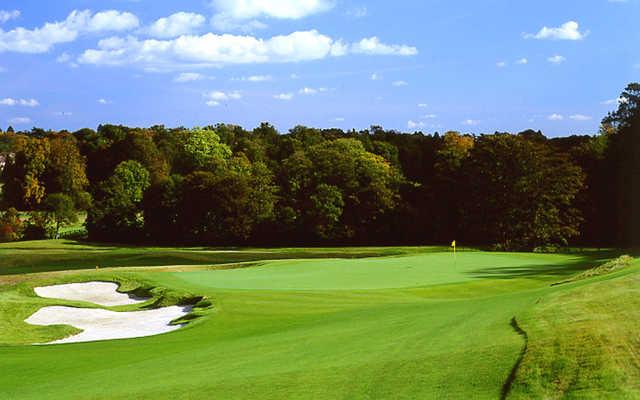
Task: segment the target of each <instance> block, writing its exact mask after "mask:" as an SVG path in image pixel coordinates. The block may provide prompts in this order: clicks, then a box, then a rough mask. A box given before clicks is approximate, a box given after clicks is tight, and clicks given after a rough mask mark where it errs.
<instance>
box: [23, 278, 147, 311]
mask: <svg viewBox="0 0 640 400" xmlns="http://www.w3.org/2000/svg"><path fill="white" fill-rule="evenodd" d="M117 289H118V285H117V284H115V283H112V282H85V283H69V284H66V285H55V286H44V287H37V288H35V289H34V290H35V292H36V294H37V295H38V296H40V297H45V298H48V299H62V300H77V301H86V302H89V303H94V304H99V305H101V306H107V307H110V306H123V305H127V304H136V303H144V302H145V301H147V299H141V298H136V297H133V296H130V295H128V294H125V293H118V292H117Z"/></svg>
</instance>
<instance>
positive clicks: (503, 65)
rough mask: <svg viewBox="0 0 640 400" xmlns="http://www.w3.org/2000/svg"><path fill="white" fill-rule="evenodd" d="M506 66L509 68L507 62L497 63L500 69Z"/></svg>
mask: <svg viewBox="0 0 640 400" xmlns="http://www.w3.org/2000/svg"><path fill="white" fill-rule="evenodd" d="M506 66H507V63H506V62H505V61H498V62H497V63H496V67H498V68H504V67H506Z"/></svg>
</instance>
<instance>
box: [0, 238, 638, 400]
mask: <svg viewBox="0 0 640 400" xmlns="http://www.w3.org/2000/svg"><path fill="white" fill-rule="evenodd" d="M44 243H46V244H47V245H48V246H49V247H56V246H59V243H57V242H44ZM48 251H51V249H49V250H48ZM110 251H114V252H118V251H121V250H106V251H105V252H104V256H105V257H106V259H108V257H109V254H110ZM130 251H132V252H133V250H130ZM162 251H165V252H166V251H167V250H166V249H165V250H162ZM183 251H184V252H185V253H187V254H188V253H189V251H188V250H187V249H184V250H183ZM195 251H196V252H197V251H200V250H195ZM144 252H145V254H146V255H147V256H148V253H149V252H151V253H152V252H153V251H151V250H144ZM273 252H276V251H275V250H273ZM277 252H279V254H280V255H286V254H289V255H291V254H300V253H301V252H304V250H302V249H283V250H279V251H277ZM342 252H343V254H345V255H347V254H348V253H349V252H350V251H349V249H342ZM367 252H369V253H371V254H373V253H376V252H378V254H380V256H379V257H365V258H357V259H353V258H342V257H336V254H339V252H338V249H332V250H329V249H327V251H326V254H327V256H328V257H329V258H327V259H290V260H273V261H270V260H254V261H252V262H248V263H246V264H245V265H238V264H232V268H228V269H217V268H218V267H217V266H215V265H211V264H204V265H192V266H184V265H181V266H177V267H172V266H170V265H165V266H164V267H163V268H158V267H157V266H156V267H152V268H141V267H137V268H126V266H123V267H124V268H107V269H101V270H99V271H96V270H86V271H83V270H79V271H75V272H48V273H41V274H37V275H30V276H29V278H28V279H26V276H25V275H5V276H4V277H3V278H0V279H1V280H0V282H2V283H1V284H0V328H2V329H0V343H1V344H0V369H1V370H2V371H3V373H2V374H1V375H0V398H8V399H9V398H10V399H41V398H42V393H45V392H46V393H47V398H50V399H107V398H108V399H118V398H122V399H125V398H126V399H129V398H136V399H176V398H179V399H196V398H224V399H249V398H260V399H282V398H299V399H306V398H316V399H352V398H358V399H367V398H370V399H380V398H382V399H417V398H420V399H424V398H433V399H437V398H479V399H485V398H486V399H494V398H500V397H501V396H502V395H503V394H504V391H505V390H508V392H509V393H508V395H509V396H513V397H516V398H517V397H518V396H520V397H521V398H527V397H528V396H529V395H530V394H531V393H535V394H536V395H538V396H543V397H544V396H545V395H546V396H548V397H554V396H555V395H556V394H558V393H568V394H570V393H573V392H572V391H573V390H578V389H579V390H580V391H581V392H580V393H583V394H584V393H586V394H588V395H589V396H590V397H593V398H598V397H599V396H600V395H601V394H602V393H606V392H605V390H608V389H611V388H614V387H615V388H616V390H619V391H620V392H619V393H621V394H625V395H627V396H630V397H633V395H638V393H639V392H638V387H637V384H635V383H634V382H632V381H630V380H629V379H628V378H627V381H628V382H629V383H628V384H627V385H626V386H625V385H621V384H620V380H619V379H616V368H615V365H616V364H615V363H614V362H609V361H611V360H610V358H608V357H605V356H604V355H607V354H609V353H608V352H607V347H606V344H604V345H602V346H603V347H602V349H599V348H597V347H594V348H592V347H588V348H589V349H590V351H591V353H592V354H589V353H585V352H582V353H581V356H582V357H585V360H587V361H589V360H600V364H599V365H600V366H601V367H602V370H593V371H590V372H589V374H592V375H593V374H601V375H602V376H604V377H605V378H606V379H605V378H603V379H600V380H594V381H589V382H587V383H589V384H588V385H587V386H585V385H584V382H582V383H581V385H582V386H579V387H578V386H575V385H574V384H573V383H571V382H568V383H566V384H563V385H562V387H555V386H554V382H547V381H545V375H544V374H541V373H540V370H539V368H540V367H541V366H542V367H548V366H547V365H545V363H547V364H548V363H551V364H553V360H551V359H549V357H551V356H553V354H551V355H550V354H549V353H548V352H547V351H543V350H544V349H543V348H540V347H536V343H537V341H540V343H545V341H548V340H550V339H549V335H553V334H554V332H561V335H560V336H557V337H556V339H555V340H556V341H558V340H560V341H561V342H560V344H561V345H566V346H567V348H566V349H565V348H562V347H561V348H559V349H558V348H556V350H555V351H561V352H565V353H563V355H564V356H565V357H566V356H567V355H568V354H569V353H570V352H571V351H572V347H571V346H570V345H572V346H575V343H576V342H575V340H578V339H577V338H579V339H580V340H583V341H587V342H584V343H582V344H583V345H585V346H589V345H590V343H589V342H588V340H591V339H594V338H597V335H595V333H596V332H594V336H593V338H590V336H589V332H591V331H590V329H595V327H597V325H593V324H589V320H590V319H593V320H597V319H598V318H600V317H601V316H598V314H594V313H587V314H584V315H583V316H582V317H581V318H582V320H583V322H582V326H581V329H582V330H581V331H580V335H579V336H578V335H577V332H575V331H573V330H572V329H570V328H567V327H566V326H564V325H563V323H564V322H563V320H562V318H566V319H571V318H572V317H573V316H574V315H575V314H574V313H570V314H569V313H558V312H557V311H555V310H553V307H558V306H560V307H561V308H562V309H563V310H564V308H563V306H562V304H564V303H563V302H564V301H565V300H562V299H564V298H572V296H576V294H574V293H577V296H578V297H579V298H580V301H581V302H582V303H580V302H572V303H571V304H572V307H574V308H575V309H574V312H575V313H577V312H579V311H580V310H582V311H583V310H584V308H585V307H591V305H590V303H589V302H588V299H585V298H584V295H582V293H583V292H582V291H584V290H589V292H588V293H589V296H592V297H594V298H597V297H598V296H613V292H611V293H609V291H615V290H617V291H620V292H626V293H628V292H630V291H631V292H634V293H635V294H636V295H637V285H636V284H635V283H637V281H638V279H639V278H638V277H639V276H640V275H639V273H638V267H636V266H635V265H634V266H632V267H630V268H628V269H625V270H623V271H620V272H617V273H614V274H612V275H610V276H607V277H596V278H592V279H588V280H583V281H579V282H576V283H570V284H566V285H559V286H550V284H552V283H554V282H559V281H563V280H566V279H567V278H569V277H570V276H572V275H575V274H576V273H578V272H580V271H582V270H585V269H588V268H591V267H594V266H597V265H599V264H600V263H602V262H603V261H605V260H607V259H608V258H610V257H612V256H613V254H612V253H604V252H596V251H590V252H584V253H575V254H567V255H548V254H525V253H513V254H506V253H485V252H479V251H463V252H460V253H458V255H457V257H456V258H455V259H454V258H453V256H452V254H451V253H449V252H447V251H440V250H438V249H436V248H422V249H420V248H397V249H395V250H394V253H392V254H395V255H385V254H388V253H389V250H388V249H374V248H371V249H368V250H367ZM309 253H310V254H314V256H318V254H315V253H314V252H313V251H309ZM36 254H37V253H36ZM256 254H257V253H256ZM112 255H113V254H112ZM352 255H355V256H357V255H362V251H361V250H360V251H355V250H354V251H353V254H352ZM129 256H130V257H133V255H132V254H130V255H129ZM50 257H51V260H52V265H56V264H57V263H58V261H57V260H56V258H55V256H50ZM58 257H65V255H64V254H63V252H60V254H59V255H58ZM267 258H268V257H267ZM282 258H287V257H282ZM13 263H14V264H13V265H14V267H18V268H19V269H20V268H22V266H20V265H19V263H20V262H19V261H18V260H13ZM71 267H72V268H73V266H71ZM0 269H1V267H0ZM56 269H59V268H56ZM92 280H93V281H95V280H102V281H105V280H106V281H109V280H112V281H117V282H121V283H123V289H127V288H128V289H133V288H135V287H136V285H142V286H144V287H147V288H150V287H155V288H156V289H154V292H153V296H155V297H157V298H161V299H160V302H161V303H162V304H161V305H171V303H172V302H173V303H174V304H175V303H176V302H177V301H178V299H179V298H187V297H189V296H204V297H206V298H207V299H209V300H210V301H211V302H212V303H213V307H208V308H206V307H205V308H202V309H196V310H198V311H197V313H196V314H197V316H198V317H197V318H195V319H193V320H191V322H190V323H189V324H187V325H186V326H185V327H184V328H182V329H180V330H177V331H174V332H170V333H167V334H163V335H159V336H152V337H146V338H137V339H124V340H114V341H102V342H93V343H77V344H62V345H51V346H45V347H42V346H29V345H28V343H34V342H42V341H46V340H55V339H61V338H63V337H65V336H67V335H69V334H72V333H75V332H77V330H74V328H71V327H64V326H60V327H36V326H32V325H27V324H25V323H24V322H23V320H24V319H26V318H27V317H29V316H30V315H31V314H33V313H34V312H35V311H36V310H37V309H38V308H40V307H43V306H51V305H78V306H79V305H80V304H83V305H86V304H87V303H77V302H76V303H74V302H71V303H70V302H69V301H60V300H55V299H45V298H39V297H36V296H35V294H34V293H33V291H32V288H33V287H36V286H40V285H42V284H55V283H69V282H80V281H92ZM592 285H599V286H597V287H598V289H597V290H595V289H594V290H592V289H590V288H591V287H592ZM159 288H164V289H162V290H160V289H159ZM165 289H166V290H165ZM628 296H630V297H628V298H626V299H620V300H619V301H618V304H613V305H612V307H620V308H626V307H628V308H629V309H631V305H632V304H635V303H634V301H635V298H633V297H632V296H631V295H630V294H629V295H628ZM559 302H560V303H559ZM159 305H160V304H159ZM137 307H139V305H135V304H134V305H127V306H121V308H116V310H127V311H132V310H135V309H136V308H137ZM634 309H635V310H637V309H638V308H637V307H634ZM608 312H610V313H611V315H614V312H613V310H608ZM628 312H635V311H630V310H629V311H628ZM550 315H552V316H553V323H554V325H553V326H554V329H553V330H551V331H549V330H547V329H541V328H540V325H539V324H540V321H545V324H548V321H547V319H548V318H550ZM514 318H516V320H517V321H518V324H520V326H521V327H524V328H525V329H527V330H528V331H530V333H529V338H528V341H529V343H528V348H529V349H532V351H531V353H526V354H525V356H524V358H523V360H522V362H521V363H522V365H520V367H519V369H518V371H517V372H521V375H518V374H517V373H516V379H515V380H514V379H513V376H511V375H512V370H513V369H514V366H515V365H516V363H517V362H518V360H519V359H520V357H521V355H522V354H521V353H522V351H523V348H524V346H525V340H524V338H523V336H522V335H521V334H520V333H518V332H517V331H516V330H515V329H514V327H513V326H512V325H511V321H512V319H514ZM637 321H638V319H637V318H636V319H633V318H632V319H630V320H629V319H628V320H626V322H624V324H622V321H617V320H616V319H615V318H613V317H611V318H610V321H609V326H610V329H614V327H617V328H616V332H618V334H619V335H623V334H624V333H625V332H627V330H630V329H635V328H637ZM618 324H620V326H618ZM572 335H573V336H572ZM550 347H551V348H553V346H550ZM574 350H575V348H574ZM603 354H604V355H603ZM617 356H619V357H622V356H623V355H621V354H617ZM603 357H604V358H603ZM585 360H583V361H585ZM615 360H617V361H616V362H620V361H621V360H620V359H619V358H616V359H615ZM553 365H554V368H556V370H557V371H556V373H557V374H558V376H563V375H562V374H563V373H568V372H567V371H565V370H564V369H563V368H564V367H562V366H558V365H555V364H553ZM574 367H575V366H574V365H571V364H570V363H567V364H566V368H574ZM536 371H537V372H536ZM585 373H587V372H585ZM635 373H636V374H637V370H636V372H635ZM618 374H620V373H618ZM510 376H511V377H510ZM625 376H627V377H628V376H633V375H629V373H628V371H627V374H626V375H625ZM607 385H609V387H607ZM634 385H635V386H634ZM507 386H508V389H506V388H507ZM589 396H587V397H589Z"/></svg>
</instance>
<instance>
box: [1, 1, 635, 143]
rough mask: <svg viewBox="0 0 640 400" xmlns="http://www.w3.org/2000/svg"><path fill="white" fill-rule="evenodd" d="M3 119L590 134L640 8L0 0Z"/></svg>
mask: <svg viewBox="0 0 640 400" xmlns="http://www.w3.org/2000/svg"><path fill="white" fill-rule="evenodd" d="M0 10H1V11H0V71H1V72H0V126H2V127H6V126H8V125H13V126H14V127H15V128H20V129H28V128H30V127H32V126H38V127H43V128H51V129H63V128H66V129H72V130H75V129H79V128H82V127H92V128H95V127H96V126H97V125H98V124H100V123H122V124H127V125H131V126H149V125H153V124H165V125H167V126H195V125H205V124H214V123H218V122H227V123H235V124H239V125H242V126H244V127H246V128H252V127H254V126H256V125H258V124H259V123H260V122H261V121H269V122H272V123H273V124H275V125H276V126H277V127H278V128H279V129H280V130H281V131H286V130H287V129H289V128H291V127H293V126H295V125H297V124H303V125H309V126H315V127H341V128H345V129H349V128H356V129H360V128H366V127H368V126H369V125H372V124H378V125H382V126H384V127H386V128H393V129H398V130H402V131H415V130H422V131H424V132H433V131H439V132H444V131H447V130H459V131H463V132H474V133H483V132H489V133H490V132H494V131H496V130H499V131H511V132H517V131H520V130H524V129H527V128H533V129H541V130H543V131H544V132H545V133H546V134H547V135H549V136H560V135H567V134H574V133H596V132H597V130H598V125H599V121H600V120H601V118H602V117H603V116H604V115H605V114H606V112H607V111H609V110H611V109H614V108H615V107H616V98H617V95H618V94H619V93H620V91H621V90H622V89H623V88H624V86H625V85H626V84H627V83H629V82H632V81H638V80H640V51H639V50H640V49H639V48H638V46H639V45H640V25H638V23H637V21H638V20H639V17H640V0H626V1H624V0H582V1H572V0H563V1H557V0H555V1H548V0H539V1H535V2H533V1H526V2H525V1H513V0H484V1H448V0H422V1H409V0H398V1H395V2H389V1H360V0H242V1H233V0H183V1H180V2H177V1H161V0H137V1H136V0H101V1H94V0H57V1H55V2H43V1H40V0H3V1H2V2H1V3H0Z"/></svg>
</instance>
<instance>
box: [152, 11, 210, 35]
mask: <svg viewBox="0 0 640 400" xmlns="http://www.w3.org/2000/svg"><path fill="white" fill-rule="evenodd" d="M204 23H205V17H203V16H202V15H200V14H195V13H188V12H184V11H181V12H177V13H175V14H172V15H170V16H168V17H165V18H160V19H158V20H156V21H155V22H154V23H153V24H151V26H150V27H149V28H148V29H147V32H148V33H149V34H150V35H151V36H155V37H158V38H173V37H177V36H182V35H188V34H191V33H193V32H195V31H196V30H197V29H198V28H200V27H202V26H203V25H204Z"/></svg>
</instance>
